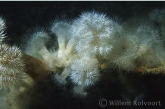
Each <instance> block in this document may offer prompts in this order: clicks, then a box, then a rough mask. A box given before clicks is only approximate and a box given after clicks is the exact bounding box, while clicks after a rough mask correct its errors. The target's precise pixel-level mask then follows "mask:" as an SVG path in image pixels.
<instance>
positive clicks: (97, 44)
mask: <svg viewBox="0 0 165 109" xmlns="http://www.w3.org/2000/svg"><path fill="white" fill-rule="evenodd" d="M121 30H122V27H121V26H120V25H118V24H117V23H116V22H114V21H113V20H112V19H110V18H108V17H107V16H106V15H105V14H100V13H97V12H84V13H82V14H81V15H80V17H79V18H78V19H77V20H75V21H74V22H73V25H72V35H73V37H75V38H77V39H78V42H77V44H76V46H75V49H76V51H77V52H78V53H80V54H81V53H82V52H84V51H85V52H90V53H92V54H98V55H106V54H108V53H109V52H110V51H111V49H112V48H113V43H114V41H113V38H114V36H115V34H116V33H117V32H118V31H121Z"/></svg>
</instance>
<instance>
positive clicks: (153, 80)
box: [0, 1, 165, 109]
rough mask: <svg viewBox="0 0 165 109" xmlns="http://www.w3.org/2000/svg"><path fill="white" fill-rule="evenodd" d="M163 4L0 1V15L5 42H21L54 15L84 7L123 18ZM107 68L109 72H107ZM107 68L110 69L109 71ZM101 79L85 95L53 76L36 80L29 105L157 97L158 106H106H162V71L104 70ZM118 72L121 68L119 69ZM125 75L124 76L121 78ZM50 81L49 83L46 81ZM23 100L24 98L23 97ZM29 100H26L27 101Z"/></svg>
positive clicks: (86, 107)
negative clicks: (62, 85) (59, 84)
mask: <svg viewBox="0 0 165 109" xmlns="http://www.w3.org/2000/svg"><path fill="white" fill-rule="evenodd" d="M155 8H157V9H161V8H165V2H160V1H159V2H151V1H149V2H137V1H134V2H119V1H118V2H101V1H100V2H95V1H92V2H86V1H83V2H78V1H77V2H52V1H51V2H44V1H42V2H31V1H28V2H20V1H19V2H14V1H12V2H11V1H10V2H0V15H1V16H2V17H3V18H5V19H6V22H7V36H8V39H7V42H8V43H9V44H11V45H12V44H15V45H18V46H20V45H21V42H23V41H24V35H25V34H28V31H29V30H31V29H33V28H34V27H36V26H37V27H49V26H50V24H51V23H50V22H52V21H53V20H54V19H55V18H57V17H58V18H60V17H64V16H65V17H66V18H68V19H74V18H76V17H78V15H80V14H81V12H84V11H91V10H92V11H93V10H94V11H98V12H103V13H106V14H107V15H109V16H113V17H118V18H120V19H121V21H125V20H127V19H129V18H130V17H137V19H138V18H140V17H141V16H146V15H148V13H149V12H150V11H151V10H153V9H155ZM107 72H108V73H107ZM109 72H110V73H109ZM103 73H105V74H104V76H103V77H102V80H101V81H100V82H99V83H97V84H96V85H95V86H93V87H91V88H88V89H87V91H88V97H87V98H84V99H82V98H81V99H80V98H75V97H73V96H72V93H71V89H72V84H68V85H67V86H66V87H65V89H64V88H61V89H59V88H58V87H57V86H56V84H55V83H54V81H53V80H52V79H51V78H52V77H51V76H50V77H48V80H46V81H43V82H41V83H39V85H37V86H36V89H35V91H33V92H32V93H31V95H29V96H32V99H31V100H30V105H29V109H99V108H101V107H100V106H99V100H100V99H101V98H105V99H107V100H122V101H129V100H131V102H132V101H133V100H135V98H138V99H139V101H141V100H145V101H153V102H156V101H160V102H161V105H160V106H109V105H107V106H106V107H105V108H109V109H165V106H164V100H165V76H164V75H162V74H159V75H155V74H145V75H142V74H137V73H134V72H130V73H126V72H124V71H123V72H122V73H123V74H122V75H120V76H119V72H116V71H105V72H103ZM120 73H121V72H120ZM121 78H124V79H121ZM48 84H49V85H48ZM25 100H26V99H25ZM28 102H29V101H28Z"/></svg>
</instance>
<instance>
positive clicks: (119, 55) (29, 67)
mask: <svg viewBox="0 0 165 109" xmlns="http://www.w3.org/2000/svg"><path fill="white" fill-rule="evenodd" d="M148 18H149V20H147V21H146V20H139V21H138V23H137V21H135V19H132V20H129V21H127V22H124V23H119V21H118V20H116V19H114V18H112V17H110V16H108V15H106V14H105V13H100V12H96V11H87V12H82V13H81V15H79V17H78V18H75V19H73V20H72V21H68V20H66V19H62V20H54V22H53V23H52V25H51V26H50V27H49V28H48V31H46V30H44V29H38V30H36V31H34V33H32V34H31V35H30V36H29V39H28V40H27V41H26V44H25V45H24V46H25V47H24V49H20V48H19V47H17V46H15V45H13V46H11V45H8V44H7V43H5V42H4V41H5V38H6V37H7V36H6V34H5V33H6V32H5V29H6V23H7V22H5V16H4V18H2V17H1V18H0V88H1V93H0V95H1V97H0V101H1V103H0V104H1V105H0V109H26V108H27V107H28V105H29V103H28V102H21V99H22V98H27V101H28V99H30V98H29V97H28V94H29V93H30V91H29V90H33V89H34V87H35V86H36V85H35V84H36V82H38V81H44V79H45V78H46V77H47V76H48V75H51V76H52V78H53V80H54V81H55V83H56V84H57V86H58V87H59V88H65V87H66V86H67V84H68V83H69V84H72V87H71V88H70V91H71V93H72V96H73V97H77V99H80V98H83V99H85V98H86V97H88V91H87V89H88V88H90V87H92V86H95V85H97V83H99V82H101V81H102V80H103V79H102V77H103V76H104V73H102V72H108V73H111V72H110V71H111V70H112V71H119V73H122V72H121V71H125V72H128V73H142V74H146V73H154V74H160V73H164V69H165V56H164V55H165V49H164V44H165V41H164V39H165V38H164V37H165V33H164V28H165V21H164V19H165V11H164V9H160V10H153V11H152V12H150V13H149V14H148ZM155 22H157V23H159V24H160V28H157V27H155V25H154V23H155ZM52 35H53V36H54V37H56V39H57V40H56V41H55V42H54V44H53V45H52V46H49V47H48V44H49V42H50V41H51V40H52ZM55 43H56V44H55ZM64 90H65V89H64ZM20 102H21V103H20Z"/></svg>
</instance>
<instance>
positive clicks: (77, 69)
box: [70, 56, 100, 87]
mask: <svg viewBox="0 0 165 109" xmlns="http://www.w3.org/2000/svg"><path fill="white" fill-rule="evenodd" d="M98 66H99V62H98V60H97V59H95V58H91V57H86V56H83V57H81V58H80V59H76V60H74V61H73V63H72V65H71V75H70V78H71V80H72V81H73V83H75V84H77V85H83V86H85V87H88V86H91V85H93V84H95V83H96V82H97V81H98V80H99V76H100V73H99V69H98Z"/></svg>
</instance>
